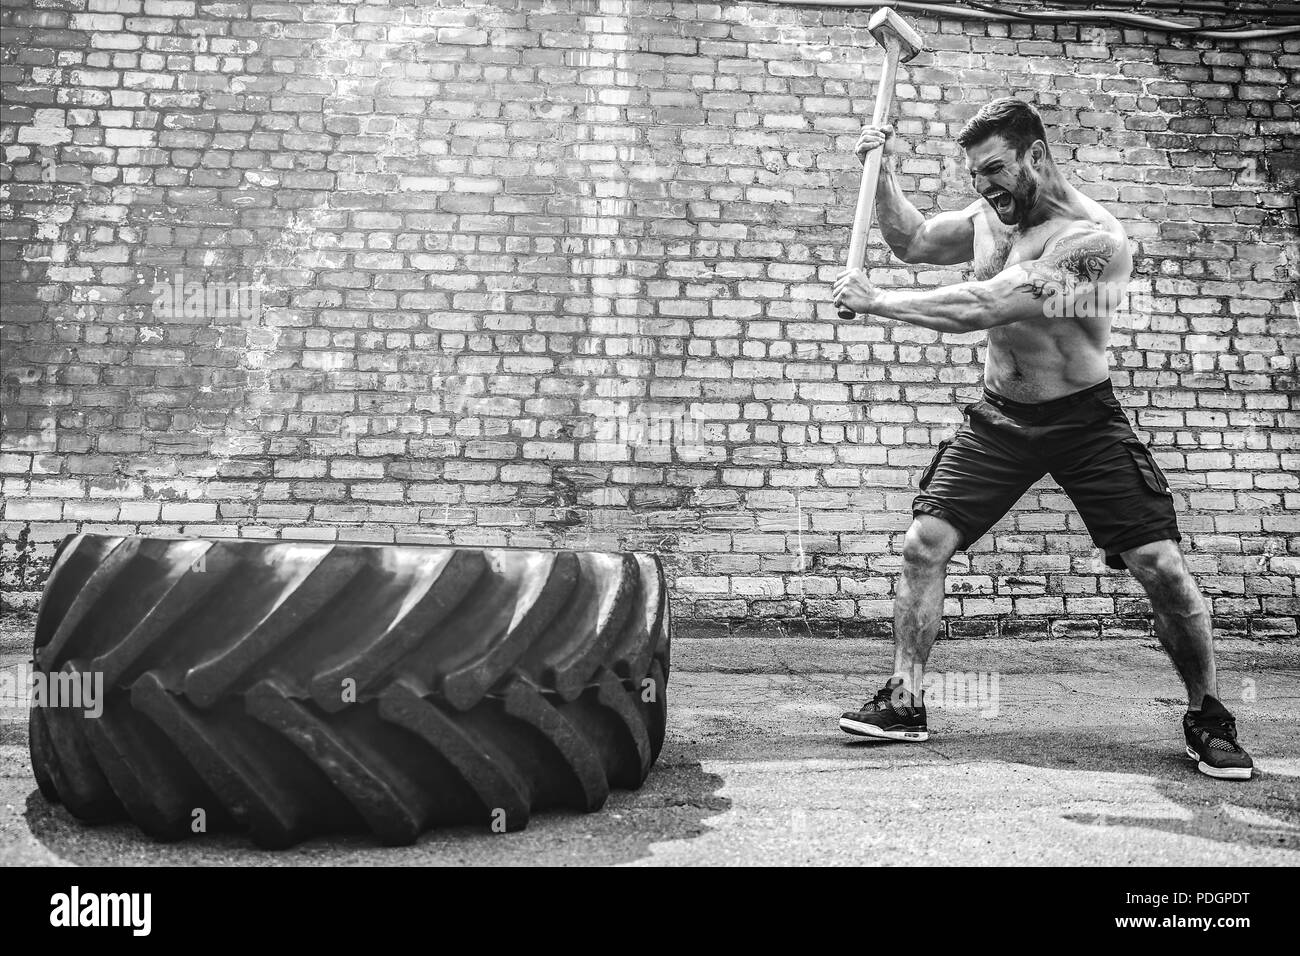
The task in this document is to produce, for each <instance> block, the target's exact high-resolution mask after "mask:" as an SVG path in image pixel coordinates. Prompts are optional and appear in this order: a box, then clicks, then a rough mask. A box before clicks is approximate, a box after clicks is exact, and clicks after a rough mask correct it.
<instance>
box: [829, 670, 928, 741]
mask: <svg viewBox="0 0 1300 956" xmlns="http://www.w3.org/2000/svg"><path fill="white" fill-rule="evenodd" d="M840 730H842V731H844V732H845V733H846V734H853V736H855V737H879V738H881V739H883V740H912V741H916V740H929V739H930V731H929V730H927V729H926V726H925V704H924V702H922V703H920V704H918V703H917V702H916V700H915V699H914V698H913V697H912V695H911V694H909V693H908V692H907V691H906V690H904V689H903V681H902V678H899V677H892V678H890V679H889V681H887V682H886V683H885V686H884V687H882V688H880V690H878V691H876V696H875V697H873V698H872V699H871V700H869V701H867V702H866V703H865V704H863V705H862V709H861V710H859V711H856V712H850V713H847V714H842V715H841V716H840Z"/></svg>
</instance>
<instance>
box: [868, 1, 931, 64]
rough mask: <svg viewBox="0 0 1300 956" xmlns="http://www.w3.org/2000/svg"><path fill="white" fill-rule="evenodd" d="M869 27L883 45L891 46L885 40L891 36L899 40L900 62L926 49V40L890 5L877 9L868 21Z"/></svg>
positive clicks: (904, 61)
mask: <svg viewBox="0 0 1300 956" xmlns="http://www.w3.org/2000/svg"><path fill="white" fill-rule="evenodd" d="M867 29H868V30H869V31H870V32H871V35H872V36H873V37H875V38H876V42H877V43H879V44H880V45H881V46H883V47H886V48H887V47H888V46H889V44H888V43H886V42H885V41H886V40H887V39H889V38H890V37H893V38H894V40H896V41H897V43H898V49H899V54H898V62H899V63H906V62H907V61H908V60H910V59H911V58H912V57H914V56H916V55H917V54H918V53H920V52H921V51H922V50H924V49H925V41H924V40H922V39H921V34H919V33H917V32H916V31H915V30H913V29H912V28H911V26H909V25H908V22H907V21H906V20H904V19H903V18H902V17H900V16H899V15H898V14H897V13H895V12H894V11H893V10H892V9H891V8H889V7H881V8H880V9H879V10H877V11H876V12H875V14H874V15H873V16H872V18H871V19H870V20H869V21H867Z"/></svg>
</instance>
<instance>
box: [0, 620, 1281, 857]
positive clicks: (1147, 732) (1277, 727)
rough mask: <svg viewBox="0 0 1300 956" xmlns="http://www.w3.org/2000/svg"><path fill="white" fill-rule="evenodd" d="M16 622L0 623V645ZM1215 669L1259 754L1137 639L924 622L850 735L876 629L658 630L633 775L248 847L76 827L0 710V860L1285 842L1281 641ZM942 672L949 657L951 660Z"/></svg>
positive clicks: (984, 849) (1041, 852) (8, 650)
mask: <svg viewBox="0 0 1300 956" xmlns="http://www.w3.org/2000/svg"><path fill="white" fill-rule="evenodd" d="M29 647H30V632H29V631H23V630H17V631H15V630H9V631H4V632H0V668H2V667H6V666H12V665H14V664H17V663H21V662H22V661H25V660H27V657H28V648H29ZM1218 648H1219V649H1218V656H1219V666H1220V691H1221V696H1222V697H1223V699H1224V702H1225V704H1226V705H1227V706H1228V707H1229V708H1230V709H1231V710H1232V711H1233V712H1234V713H1235V714H1236V716H1237V721H1238V727H1239V731H1240V739H1241V741H1242V743H1243V744H1245V745H1246V746H1247V748H1248V749H1249V750H1250V751H1251V752H1252V753H1253V755H1254V756H1255V759H1256V766H1257V772H1256V776H1255V778H1254V779H1253V780H1250V781H1248V782H1227V781H1217V780H1212V779H1210V778H1208V777H1205V776H1203V775H1201V774H1199V773H1197V772H1196V770H1195V767H1194V764H1193V763H1192V761H1190V760H1189V759H1188V758H1187V757H1186V755H1185V753H1184V748H1183V741H1182V731H1181V727H1180V719H1181V716H1182V713H1183V710H1184V706H1185V701H1184V699H1183V697H1182V689H1181V685H1180V684H1179V682H1178V680H1177V678H1176V676H1175V675H1174V672H1173V670H1172V667H1171V666H1170V665H1169V663H1168V662H1167V660H1166V658H1165V657H1164V655H1163V653H1162V652H1161V651H1160V649H1159V648H1158V646H1157V645H1155V644H1154V643H1148V642H1136V641H1129V640H1113V641H1103V640H1091V641H1064V640H1056V641H1009V640H997V641H992V640H972V641H960V642H947V643H942V644H940V645H939V646H938V647H937V648H936V650H935V652H934V655H933V658H932V661H931V665H932V669H933V670H934V671H935V672H936V673H938V672H942V673H944V674H946V675H952V676H951V678H950V680H951V681H952V684H951V687H949V686H948V685H945V691H944V693H943V695H942V696H940V695H938V694H937V688H936V689H935V690H936V692H935V693H932V694H931V696H930V700H929V707H930V730H931V738H930V740H929V741H927V742H925V743H920V744H895V743H875V742H871V741H862V740H857V739H854V738H850V737H848V736H847V735H845V734H843V733H841V732H840V731H839V730H838V729H837V726H836V723H837V718H838V715H839V713H840V712H841V711H843V710H845V709H855V708H856V705H857V704H858V703H860V702H861V701H862V700H864V699H865V698H867V697H869V696H871V694H872V692H873V691H874V690H875V689H876V688H877V687H878V686H879V685H880V684H881V683H882V682H883V678H884V676H885V675H886V673H887V671H888V669H889V666H890V660H891V651H890V648H889V646H888V645H887V644H886V643H884V642H880V641H859V640H826V639H800V638H784V639H761V638H708V639H683V640H678V641H675V642H674V647H673V669H672V674H671V677H670V680H669V684H668V693H669V704H668V707H669V710H668V713H669V721H668V734H667V739H666V741H665V744H664V749H663V752H662V753H661V755H660V757H659V761H658V763H657V764H656V765H655V768H654V770H653V771H652V772H651V775H650V778H649V780H648V781H647V782H646V783H645V785H644V786H643V787H642V788H641V789H640V790H638V791H635V792H626V791H616V792H615V793H613V794H612V795H611V797H610V799H609V800H608V801H607V803H606V804H605V807H604V808H603V809H602V810H601V811H599V812H597V813H593V814H586V815H583V814H575V813H542V814H538V815H537V816H535V817H534V818H533V819H532V821H531V822H530V824H529V826H528V828H527V829H526V830H523V831H521V832H516V833H509V834H494V833H491V832H489V831H487V830H485V829H483V828H457V829H451V830H441V831H434V832H430V833H427V834H425V835H424V836H423V837H422V838H421V839H420V840H419V842H417V843H416V844H415V845H413V846H409V847H402V848H387V847H381V846H377V845H375V844H374V843H373V841H371V840H369V839H367V838H364V837H361V836H345V837H336V838H330V839H315V840H311V841H309V842H306V843H303V844H300V845H299V846H297V847H294V848H292V849H290V850H284V851H275V852H271V851H264V850H259V849H257V848H255V847H253V846H252V845H251V844H249V843H248V842H247V841H245V840H243V839H241V838H238V837H233V836H227V835H208V836H203V837H200V838H196V839H192V840H188V841H185V842H181V843H170V844H162V843H156V842H154V841H153V840H151V839H150V838H148V837H146V836H145V835H143V834H142V833H140V832H139V831H138V830H136V829H135V828H134V827H133V826H130V825H126V824H114V825H108V826H99V827H86V826H83V825H81V824H79V823H78V822H77V821H76V820H74V819H73V818H72V817H71V816H69V814H68V813H67V812H66V810H64V809H63V808H62V807H60V806H53V805H51V804H49V803H47V802H46V801H45V800H44V799H43V798H42V797H41V796H40V794H39V792H38V791H37V789H36V784H35V781H34V779H33V777H32V772H31V764H30V760H29V757H28V753H27V729H26V724H25V722H24V721H22V720H21V719H18V718H17V717H15V716H14V715H13V714H12V712H10V714H9V716H8V718H7V719H3V720H0V864H4V865H9V866H15V865H24V866H31V865H50V864H52V865H60V864H88V865H100V866H105V865H106V866H115V865H137V864H138V865H155V864H171V865H177V864H179V865H221V866H225V865H268V866H274V865H328V866H345V865H370V864H395V865H411V866H438V865H464V864H521V865H532V864H543V865H556V864H559V865H590V864H632V865H650V866H654V865H661V866H685V865H714V866H722V865H732V866H734V865H752V864H763V865H768V864H865V865H871V864H880V863H896V864H908V865H938V864H1000V865H1006V864H1010V865H1023V864H1034V865H1054V864H1058V865H1111V866H1115V865H1118V866H1134V865H1216V866H1225V865H1226V866H1295V865H1297V864H1300V646H1296V645H1295V644H1293V643H1287V642H1276V643H1266V642H1254V641H1243V640H1225V641H1221V642H1219V645H1218ZM959 675H960V679H959Z"/></svg>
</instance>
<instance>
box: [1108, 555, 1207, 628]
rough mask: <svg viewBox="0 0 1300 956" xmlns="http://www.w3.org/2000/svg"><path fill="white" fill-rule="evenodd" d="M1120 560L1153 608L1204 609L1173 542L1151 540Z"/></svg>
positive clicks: (1173, 611) (1174, 610)
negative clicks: (1145, 593) (1131, 573)
mask: <svg viewBox="0 0 1300 956" xmlns="http://www.w3.org/2000/svg"><path fill="white" fill-rule="evenodd" d="M1124 563H1125V564H1127V565H1128V567H1129V570H1130V571H1132V572H1133V576H1134V577H1135V578H1137V579H1138V583H1139V584H1141V585H1142V587H1143V589H1144V590H1145V591H1146V592H1147V596H1148V597H1149V598H1150V599H1151V604H1152V606H1153V607H1154V609H1155V610H1156V611H1159V612H1162V613H1170V614H1192V613H1199V612H1200V611H1202V610H1203V609H1204V602H1203V600H1202V599H1201V593H1200V591H1199V590H1198V589H1197V587H1196V582H1195V581H1194V580H1193V579H1192V575H1191V572H1190V571H1188V570H1187V562H1186V561H1184V560H1183V553H1182V551H1180V550H1179V548H1178V545H1177V544H1175V543H1174V542H1173V541H1155V542H1152V543H1151V544H1144V545H1139V546H1138V547H1136V548H1134V549H1132V550H1131V551H1125V552H1124Z"/></svg>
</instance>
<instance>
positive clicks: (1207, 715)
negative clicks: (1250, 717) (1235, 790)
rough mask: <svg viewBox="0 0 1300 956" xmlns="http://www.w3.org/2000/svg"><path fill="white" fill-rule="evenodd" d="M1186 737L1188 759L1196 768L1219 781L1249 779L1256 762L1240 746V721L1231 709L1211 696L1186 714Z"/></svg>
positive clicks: (1184, 723)
mask: <svg viewBox="0 0 1300 956" xmlns="http://www.w3.org/2000/svg"><path fill="white" fill-rule="evenodd" d="M1183 736H1184V737H1186V738H1187V756H1189V757H1191V758H1192V759H1193V760H1195V761H1196V762H1197V763H1196V769H1197V770H1199V771H1200V772H1201V773H1203V774H1207V775H1209V776H1211V777H1217V778H1218V779H1220V780H1249V779H1250V775H1251V772H1252V771H1253V770H1254V767H1255V762H1254V761H1253V760H1251V759H1250V754H1248V753H1246V751H1245V750H1243V749H1242V748H1241V745H1240V744H1238V743H1237V722H1236V721H1235V720H1234V719H1233V717H1232V714H1230V713H1228V708H1226V707H1224V706H1223V705H1222V704H1221V703H1219V702H1218V701H1217V700H1216V699H1215V698H1213V697H1211V696H1210V695H1209V694H1206V695H1205V700H1203V701H1202V702H1201V709H1200V710H1199V711H1197V712H1195V713H1193V712H1192V711H1190V710H1189V711H1188V712H1187V713H1186V714H1184V715H1183Z"/></svg>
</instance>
